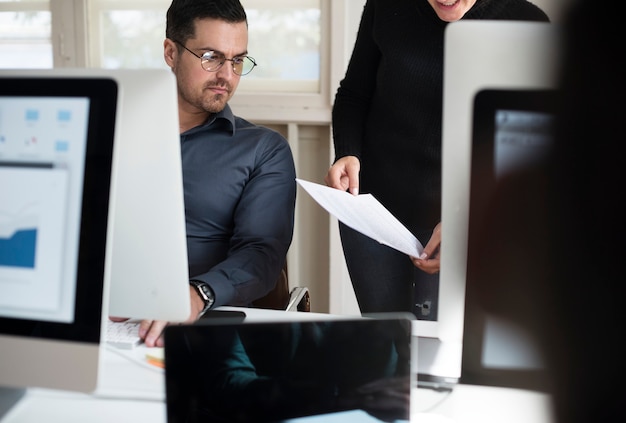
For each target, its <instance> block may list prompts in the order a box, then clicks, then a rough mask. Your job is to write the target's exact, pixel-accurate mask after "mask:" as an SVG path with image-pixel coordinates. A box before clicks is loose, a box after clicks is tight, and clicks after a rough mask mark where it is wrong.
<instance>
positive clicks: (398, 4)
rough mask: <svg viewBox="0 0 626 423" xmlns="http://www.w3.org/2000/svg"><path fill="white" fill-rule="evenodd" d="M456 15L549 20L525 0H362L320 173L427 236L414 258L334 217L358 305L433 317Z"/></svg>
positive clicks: (373, 310) (368, 309) (364, 308)
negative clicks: (329, 149) (450, 38)
mask: <svg viewBox="0 0 626 423" xmlns="http://www.w3.org/2000/svg"><path fill="white" fill-rule="evenodd" d="M462 18H463V19H497V20H518V21H544V22H547V21H548V16H547V15H546V14H545V13H544V12H543V11H542V10H541V9H539V8H538V7H537V6H535V5H534V4H532V3H530V2H529V1H526V0H367V2H366V4H365V7H364V10H363V15H362V17H361V23H360V27H359V31H358V34H357V39H356V43H355V46H354V50H353V52H352V57H351V59H350V63H349V64H348V69H347V71H346V75H345V77H344V79H343V80H342V81H341V83H340V85H339V89H338V90H337V95H336V97H335V103H334V108H333V115H332V119H333V137H334V147H335V162H334V163H333V165H332V166H331V167H330V169H329V170H328V173H327V175H326V178H325V181H326V184H327V185H328V186H331V187H333V188H337V189H341V190H349V191H350V192H351V193H353V194H357V193H371V194H372V195H373V196H374V197H376V198H377V199H378V200H379V201H380V202H381V203H382V204H384V205H385V206H386V207H387V208H388V209H389V211H390V212H391V213H393V214H394V215H395V216H396V217H397V218H398V219H399V220H400V221H401V222H402V223H403V224H404V225H405V226H406V227H407V228H408V229H409V230H410V231H411V232H413V234H415V236H416V237H417V238H418V239H419V240H420V241H422V242H423V243H424V242H426V243H425V248H424V254H422V256H421V257H407V256H406V255H405V254H403V253H401V252H398V251H396V250H393V249H391V248H389V247H387V246H384V245H381V244H379V243H378V242H376V241H375V240H372V239H370V238H368V237H366V236H364V235H362V234H360V233H358V232H356V231H354V230H352V229H351V228H349V227H347V226H345V225H343V224H341V223H340V224H339V225H340V226H339V230H340V235H341V241H342V247H343V252H344V256H345V258H346V264H347V267H348V272H349V274H350V278H351V280H352V285H353V287H354V290H355V294H356V298H357V301H358V303H359V307H360V309H361V312H362V313H377V312H391V311H410V312H412V313H414V314H415V315H416V316H417V318H418V319H423V320H437V303H438V291H439V275H438V272H439V259H440V242H441V223H440V221H441V126H442V107H443V104H442V103H443V48H444V31H445V28H446V25H447V24H448V23H449V22H454V21H458V20H460V19H462ZM478 47H480V46H478ZM477 50H478V48H477ZM478 57H479V55H477V60H479V58H478ZM457 71H458V72H463V69H458V70H457Z"/></svg>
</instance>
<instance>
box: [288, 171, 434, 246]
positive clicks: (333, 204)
mask: <svg viewBox="0 0 626 423" xmlns="http://www.w3.org/2000/svg"><path fill="white" fill-rule="evenodd" d="M296 182H298V184H300V186H301V187H302V188H304V190H305V191H306V192H307V193H309V195H310V196H311V197H313V199H314V200H315V201H317V203H318V204H319V205H320V206H322V207H323V208H324V209H326V211H328V213H330V214H331V215H333V216H335V217H336V218H337V219H338V220H339V221H340V222H342V223H343V224H344V225H346V226H349V227H351V228H352V229H354V230H355V231H359V232H361V233H362V234H364V235H367V236H368V237H370V238H372V239H374V240H376V241H378V242H380V243H381V244H384V245H387V246H389V247H391V248H394V249H396V250H398V251H400V252H403V253H405V254H408V255H410V256H413V257H419V255H420V254H422V250H423V249H424V247H423V246H422V243H421V242H420V241H419V240H418V239H417V238H416V237H415V235H413V234H412V233H411V232H410V231H409V230H408V229H407V228H406V227H405V226H404V225H403V224H402V223H400V221H399V220H398V219H396V218H395V217H394V216H393V215H392V214H391V213H390V212H389V210H387V209H386V208H385V206H383V205H382V204H381V203H380V202H379V201H378V200H376V199H375V198H374V196H372V195H371V194H360V195H352V194H350V193H348V192H346V191H341V190H338V189H335V188H330V187H327V186H325V185H320V184H316V183H314V182H309V181H305V180H302V179H297V178H296Z"/></svg>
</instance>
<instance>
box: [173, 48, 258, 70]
mask: <svg viewBox="0 0 626 423" xmlns="http://www.w3.org/2000/svg"><path fill="white" fill-rule="evenodd" d="M172 41H174V42H175V43H176V44H178V45H180V46H181V47H182V48H184V49H185V50H187V51H188V52H189V53H191V54H193V55H194V56H196V57H197V58H198V59H200V65H201V66H202V69H204V70H205V71H207V72H217V71H218V70H219V69H220V68H221V67H222V65H224V63H226V61H229V62H231V63H232V65H233V72H235V73H236V74H237V75H239V76H243V75H247V74H249V73H250V72H252V69H254V68H255V67H256V66H257V64H256V60H254V59H253V58H252V57H250V56H237V57H233V58H232V59H227V58H226V56H224V55H223V54H222V53H218V52H216V51H207V52H206V53H204V54H203V55H202V56H199V55H197V54H196V53H194V52H193V51H191V50H189V49H188V48H187V47H185V45H184V44H183V43H181V42H180V41H176V40H172Z"/></svg>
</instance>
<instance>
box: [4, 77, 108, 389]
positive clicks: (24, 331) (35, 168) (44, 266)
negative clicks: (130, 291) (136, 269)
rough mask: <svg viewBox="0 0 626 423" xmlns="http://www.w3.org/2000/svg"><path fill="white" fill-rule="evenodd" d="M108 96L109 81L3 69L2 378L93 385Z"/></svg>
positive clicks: (103, 256)
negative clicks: (31, 73) (54, 76)
mask: <svg viewBox="0 0 626 423" xmlns="http://www.w3.org/2000/svg"><path fill="white" fill-rule="evenodd" d="M117 98H118V86H117V83H116V82H115V81H114V80H112V79H110V78H104V77H103V78H89V77H82V76H75V77H67V78H57V79H54V80H53V79H52V75H51V74H48V73H47V72H41V73H40V74H39V75H38V76H34V75H32V76H28V75H24V74H22V72H15V71H0V198H1V199H2V201H1V203H0V204H2V205H1V206H0V351H2V353H1V354H2V360H0V385H3V386H5V387H30V386H36V387H50V388H58V389H67V390H77V391H85V392H87V391H92V390H93V389H95V387H96V383H97V373H98V362H99V344H100V333H101V324H102V317H103V314H104V313H103V292H104V291H105V279H106V276H107V272H108V255H107V253H108V252H107V248H108V245H107V239H108V236H109V235H110V233H109V232H108V231H109V229H110V227H109V226H108V218H109V204H110V201H109V200H110V183H111V177H112V166H113V152H114V148H113V146H114V130H115V120H116V111H117ZM68 369H75V371H71V372H68ZM4 392H6V391H4Z"/></svg>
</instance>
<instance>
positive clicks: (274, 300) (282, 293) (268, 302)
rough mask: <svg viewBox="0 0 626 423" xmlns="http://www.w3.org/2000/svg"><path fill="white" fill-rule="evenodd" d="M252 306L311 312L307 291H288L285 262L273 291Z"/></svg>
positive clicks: (298, 287) (296, 288)
mask: <svg viewBox="0 0 626 423" xmlns="http://www.w3.org/2000/svg"><path fill="white" fill-rule="evenodd" d="M252 306H253V307H256V308H265V309H272V310H285V311H311V299H310V295H309V289H308V288H306V287H302V286H297V287H295V288H293V289H292V290H291V291H290V290H289V279H288V277H287V263H286V262H285V265H284V266H283V270H282V271H281V272H280V277H279V278H278V281H277V282H276V286H275V287H274V289H272V290H271V291H270V292H269V293H267V294H266V295H265V296H264V297H261V298H259V299H258V300H256V301H253V302H252Z"/></svg>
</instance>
